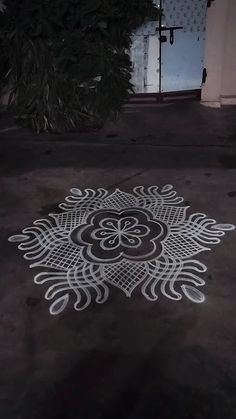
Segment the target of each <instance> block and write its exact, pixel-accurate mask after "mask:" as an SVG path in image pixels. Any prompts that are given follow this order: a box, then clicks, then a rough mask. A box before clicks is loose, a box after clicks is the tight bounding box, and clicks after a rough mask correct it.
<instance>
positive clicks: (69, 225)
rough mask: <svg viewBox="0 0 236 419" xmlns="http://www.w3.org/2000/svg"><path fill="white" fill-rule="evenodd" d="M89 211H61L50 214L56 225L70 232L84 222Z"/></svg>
mask: <svg viewBox="0 0 236 419" xmlns="http://www.w3.org/2000/svg"><path fill="white" fill-rule="evenodd" d="M88 214H89V212H87V211H86V210H78V211H70V212H63V213H62V214H55V215H54V214H51V217H53V218H54V220H55V222H56V224H57V226H59V227H60V228H62V229H64V230H67V231H68V232H70V231H71V230H73V229H74V228H76V227H77V226H78V225H80V224H84V223H85V221H86V218H87V216H88Z"/></svg>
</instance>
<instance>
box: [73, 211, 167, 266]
mask: <svg viewBox="0 0 236 419" xmlns="http://www.w3.org/2000/svg"><path fill="white" fill-rule="evenodd" d="M166 234H167V227H166V226H165V225H164V224H163V223H162V222H159V221H157V220H155V221H154V220H153V219H152V215H151V213H149V212H148V211H146V210H139V209H137V208H134V209H132V208H130V209H127V210H125V211H115V210H113V211H108V210H101V211H96V212H94V213H93V214H92V215H91V216H90V217H89V219H88V220H87V224H84V225H82V226H79V227H77V228H75V229H74V230H73V232H72V233H71V240H72V241H73V243H75V244H78V245H79V246H83V251H82V254H83V256H84V258H85V259H86V260H87V261H93V262H97V263H99V262H100V263H102V262H105V263H107V262H108V261H109V262H117V261H118V260H121V259H122V258H126V259H131V260H142V261H143V260H150V259H153V258H155V257H157V256H158V255H160V253H161V251H162V245H161V240H163V239H164V238H165V237H166Z"/></svg>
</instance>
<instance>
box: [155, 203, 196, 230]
mask: <svg viewBox="0 0 236 419" xmlns="http://www.w3.org/2000/svg"><path fill="white" fill-rule="evenodd" d="M187 209H188V208H187V207H172V206H170V205H156V204H155V203H154V204H151V205H150V207H149V210H150V211H151V212H152V214H153V215H154V217H155V218H157V219H158V220H161V221H163V222H164V223H166V224H167V225H171V226H172V225H178V224H180V223H182V222H183V221H184V219H185V216H186V211H187Z"/></svg>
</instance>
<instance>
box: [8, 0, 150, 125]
mask: <svg viewBox="0 0 236 419" xmlns="http://www.w3.org/2000/svg"><path fill="white" fill-rule="evenodd" d="M5 4H6V10H5V12H4V14H3V15H4V18H3V19H2V20H3V22H2V25H1V30H0V33H1V39H2V42H3V43H4V47H5V48H4V50H5V52H7V55H8V62H9V69H8V79H9V82H10V84H11V86H12V94H11V101H13V100H14V102H15V103H16V106H17V114H18V119H19V121H21V122H25V123H26V124H27V125H28V126H30V127H31V128H32V129H33V130H34V131H36V132H38V133H39V132H41V131H51V132H63V131H67V130H71V129H75V128H78V127H85V126H86V127H88V126H94V125H97V124H101V123H102V121H104V119H105V118H106V117H107V116H108V115H110V114H111V113H113V114H116V113H117V112H119V111H120V109H121V107H122V105H123V103H124V101H125V100H127V98H128V97H129V94H130V92H131V91H132V85H131V83H130V78H131V71H132V66H131V62H130V58H129V54H128V50H129V47H130V44H131V35H132V32H133V31H134V30H135V29H136V28H137V27H138V26H140V25H141V24H142V23H143V22H144V21H145V20H146V19H156V17H157V13H158V11H157V9H156V8H155V7H154V5H153V3H152V0H132V1H127V0H53V1H52V0H21V1H19V0H6V2H5Z"/></svg>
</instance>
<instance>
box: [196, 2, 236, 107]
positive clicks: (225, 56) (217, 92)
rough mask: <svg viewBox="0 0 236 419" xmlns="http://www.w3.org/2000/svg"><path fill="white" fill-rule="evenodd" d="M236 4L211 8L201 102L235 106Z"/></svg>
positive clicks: (223, 4) (217, 5)
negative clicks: (205, 71) (204, 81)
mask: <svg viewBox="0 0 236 419" xmlns="http://www.w3.org/2000/svg"><path fill="white" fill-rule="evenodd" d="M235 21H236V1H235V0H214V2H213V3H212V4H211V7H210V8H209V9H208V13H207V21H206V46H205V59H204V67H205V68H206V69H207V79H206V83H205V84H204V85H203V88H202V103H203V104H205V105H208V106H213V107H220V106H221V105H230V104H236V25H235Z"/></svg>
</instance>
